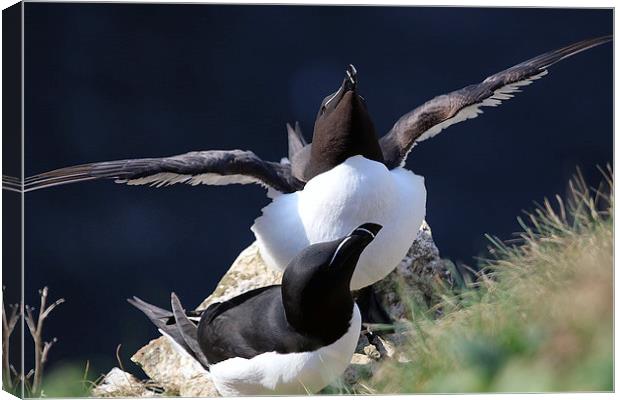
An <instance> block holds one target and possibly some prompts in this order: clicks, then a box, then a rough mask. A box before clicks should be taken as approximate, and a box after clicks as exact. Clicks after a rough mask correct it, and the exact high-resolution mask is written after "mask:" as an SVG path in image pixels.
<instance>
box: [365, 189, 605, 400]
mask: <svg viewBox="0 0 620 400" xmlns="http://www.w3.org/2000/svg"><path fill="white" fill-rule="evenodd" d="M606 183H607V184H608V186H612V182H611V178H610V179H608V180H607V182H606ZM571 188H572V190H571V194H570V198H569V199H568V201H567V202H566V203H564V202H561V201H559V199H558V206H556V207H553V208H555V209H556V210H557V211H554V210H553V208H552V207H551V206H550V205H549V203H548V202H545V204H544V205H543V206H541V207H540V208H539V209H538V210H536V211H535V212H534V213H533V215H528V220H527V223H522V226H523V227H524V229H525V233H523V234H522V235H521V240H520V244H519V245H518V246H508V245H505V244H501V243H499V242H498V241H494V245H493V248H492V250H491V254H492V259H490V260H485V261H483V262H482V267H484V271H485V274H484V275H482V276H481V277H480V278H479V279H478V281H477V282H478V283H477V284H476V286H477V288H474V287H472V286H474V285H468V287H467V288H466V289H464V290H463V291H462V292H461V293H460V294H459V295H458V296H454V295H453V294H452V295H451V297H445V299H444V302H443V304H442V305H441V307H442V311H443V317H441V318H439V319H432V318H430V317H428V315H432V314H433V310H428V309H426V310H425V309H421V308H420V307H417V308H414V309H415V310H416V312H412V316H413V317H412V321H411V329H412V331H413V332H414V334H413V335H412V336H413V337H412V340H411V342H410V343H408V344H407V345H406V346H405V348H404V351H406V354H407V356H408V358H409V359H411V360H412V361H413V362H411V363H406V364H402V363H398V362H396V361H392V362H391V363H387V364H385V365H384V366H383V367H382V368H381V369H380V371H379V373H377V374H376V375H375V377H374V378H373V379H372V380H371V381H370V382H366V385H367V387H368V388H371V389H372V390H371V391H372V392H373V393H414V392H435V393H437V392H486V391H493V392H506V391H508V392H531V391H536V392H538V391H580V390H587V391H600V390H602V391H609V390H612V389H613V376H612V374H613V369H612V368H613V352H612V340H613V331H612V329H613V325H612V323H613V275H612V274H613V261H612V257H613V254H612V252H613V205H611V204H613V198H612V197H611V195H608V196H600V195H596V194H593V193H592V191H590V190H588V189H587V187H586V186H585V184H584V183H583V180H582V179H580V177H577V178H576V179H575V180H574V181H573V182H572V186H571ZM607 192H608V193H609V189H608V190H607Z"/></svg>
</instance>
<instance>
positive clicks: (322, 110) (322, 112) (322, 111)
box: [321, 105, 325, 115]
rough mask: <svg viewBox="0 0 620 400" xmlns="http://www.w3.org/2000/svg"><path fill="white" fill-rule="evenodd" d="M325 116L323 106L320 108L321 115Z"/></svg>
mask: <svg viewBox="0 0 620 400" xmlns="http://www.w3.org/2000/svg"><path fill="white" fill-rule="evenodd" d="M323 114H325V106H324V105H323V106H321V115H323Z"/></svg>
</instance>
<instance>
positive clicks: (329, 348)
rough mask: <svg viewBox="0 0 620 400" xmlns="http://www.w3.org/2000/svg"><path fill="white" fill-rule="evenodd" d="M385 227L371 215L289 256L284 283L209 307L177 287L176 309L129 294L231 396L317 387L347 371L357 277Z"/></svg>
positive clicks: (356, 321)
mask: <svg viewBox="0 0 620 400" xmlns="http://www.w3.org/2000/svg"><path fill="white" fill-rule="evenodd" d="M380 229H381V225H377V224H373V223H365V224H363V225H361V226H359V227H357V228H356V229H354V230H353V231H352V232H351V233H350V234H349V235H347V236H345V237H342V238H340V239H338V240H335V241H331V242H323V243H317V244H313V245H310V246H309V247H307V248H305V249H304V250H302V251H301V253H299V254H298V255H297V256H296V257H295V258H293V260H292V261H291V262H290V263H289V264H288V266H287V267H286V269H285V271H284V275H283V277H282V285H273V286H267V287H263V288H259V289H254V290H251V291H249V292H246V293H243V294H241V295H239V296H237V297H234V298H232V299H230V300H228V301H225V302H222V303H215V304H211V305H210V306H209V307H208V308H207V309H206V310H204V311H203V312H196V311H191V312H188V313H187V314H186V312H185V311H184V310H183V308H182V306H181V303H180V301H179V299H178V298H177V297H176V296H175V294H174V293H173V294H172V295H171V305H172V312H170V311H166V310H163V309H161V308H158V307H156V306H153V305H151V304H148V303H146V302H144V301H142V300H140V299H139V298H137V297H134V298H133V299H129V300H128V301H129V302H130V303H131V304H132V305H134V306H136V307H137V308H139V309H140V310H141V311H143V312H144V313H145V314H146V315H147V317H149V319H150V320H151V321H152V322H153V323H154V324H155V326H156V327H157V328H158V329H159V330H160V332H161V333H162V334H164V335H165V336H167V337H168V338H169V339H170V340H171V341H172V343H173V344H174V346H175V348H176V349H178V350H179V351H182V352H184V353H187V354H188V355H190V356H191V357H193V358H194V359H195V360H196V361H198V362H199V363H200V364H201V365H202V366H203V367H204V368H205V370H207V371H208V373H209V374H210V376H211V379H212V380H213V382H214V383H215V386H216V388H217V390H218V391H219V392H220V394H222V395H223V396H244V395H273V394H306V393H316V392H318V391H319V390H321V389H323V388H324V387H325V386H327V385H328V384H330V383H331V382H333V381H334V380H335V379H336V378H337V377H339V376H340V375H341V374H342V373H343V372H344V370H345V368H346V367H347V366H348V365H349V363H350V361H351V357H352V356H353V352H354V351H355V347H356V345H357V341H358V339H359V334H360V329H361V316H360V312H359V309H358V307H357V305H356V304H355V303H354V301H353V298H352V296H351V292H350V290H349V286H350V281H351V278H352V276H353V273H354V270H355V267H356V264H357V261H358V259H359V257H360V254H362V252H363V251H364V249H365V248H366V246H368V245H369V244H370V243H371V242H372V241H373V239H374V238H375V235H376V234H377V233H378V232H379V230H380ZM198 317H199V321H200V322H199V323H198V325H197V326H196V325H195V324H194V323H193V322H192V319H196V318H198ZM205 373H207V372H206V371H205Z"/></svg>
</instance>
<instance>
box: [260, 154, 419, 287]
mask: <svg viewBox="0 0 620 400" xmlns="http://www.w3.org/2000/svg"><path fill="white" fill-rule="evenodd" d="M425 214H426V189H425V187H424V178H422V177H420V176H417V175H415V174H413V173H412V172H411V171H408V170H406V169H403V168H395V169H393V170H388V169H387V168H386V167H385V165H383V164H381V163H378V162H375V161H371V160H368V159H366V158H364V157H362V156H354V157H351V158H349V159H347V160H346V161H345V162H344V163H342V164H340V165H338V166H336V167H334V168H332V169H331V170H329V171H327V172H325V173H323V174H320V175H318V176H316V177H314V178H313V179H311V180H310V181H309V182H308V183H307V184H306V186H305V187H304V189H303V190H301V191H299V192H295V193H291V194H285V195H281V196H278V197H277V198H275V199H274V201H273V202H272V203H271V204H269V205H268V206H267V207H265V208H264V209H263V215H262V216H261V217H259V218H257V219H256V221H255V223H254V225H253V226H252V231H253V232H254V234H255V235H256V239H257V242H258V246H259V249H260V251H261V255H262V257H263V259H264V260H265V262H266V263H267V265H269V266H270V267H271V268H274V269H277V270H284V268H286V266H287V265H288V263H289V262H290V261H291V260H292V259H293V257H294V256H295V255H297V253H299V252H300V251H301V250H302V249H304V248H305V247H307V246H308V245H310V244H313V243H317V242H323V241H329V240H335V239H337V238H339V237H342V236H344V235H346V234H348V233H349V232H351V231H352V230H353V229H354V228H355V227H357V226H359V225H361V224H363V223H365V222H375V223H379V224H381V225H383V229H382V230H381V232H379V234H378V235H377V238H376V239H375V240H374V241H373V242H372V243H371V244H370V245H369V246H368V247H367V248H366V250H364V253H363V254H362V256H361V257H360V260H359V262H358V265H357V268H356V270H355V273H354V275H353V279H352V280H351V289H353V290H358V289H361V288H363V287H365V286H368V285H371V284H373V283H375V282H377V281H379V280H381V279H383V278H384V277H385V276H386V275H387V274H389V273H390V272H391V271H392V270H393V269H394V268H395V267H396V266H397V265H398V263H399V262H400V261H401V260H402V259H403V258H404V257H405V255H406V254H407V250H408V249H409V247H410V246H411V243H412V242H413V240H414V239H415V238H416V235H417V234H418V231H419V229H420V226H421V224H422V221H423V219H424V216H425Z"/></svg>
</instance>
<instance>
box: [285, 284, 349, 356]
mask: <svg viewBox="0 0 620 400" xmlns="http://www.w3.org/2000/svg"><path fill="white" fill-rule="evenodd" d="M282 300H283V303H284V311H285V314H286V319H287V322H288V323H289V325H290V326H291V327H292V328H293V329H294V330H295V331H297V332H299V333H301V334H303V335H307V336H312V337H314V338H316V339H318V340H320V341H321V342H323V343H325V344H327V343H333V342H334V341H336V340H337V339H338V338H340V336H342V335H343V334H344V333H345V332H346V331H347V330H348V328H349V323H350V321H351V317H352V315H353V304H354V303H353V298H352V297H351V293H350V291H349V288H348V286H346V285H343V287H342V290H337V291H334V290H326V291H324V292H323V293H320V292H317V293H316V295H314V294H312V293H307V292H306V293H299V292H297V293H292V292H288V293H287V291H286V290H283V292H282Z"/></svg>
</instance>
